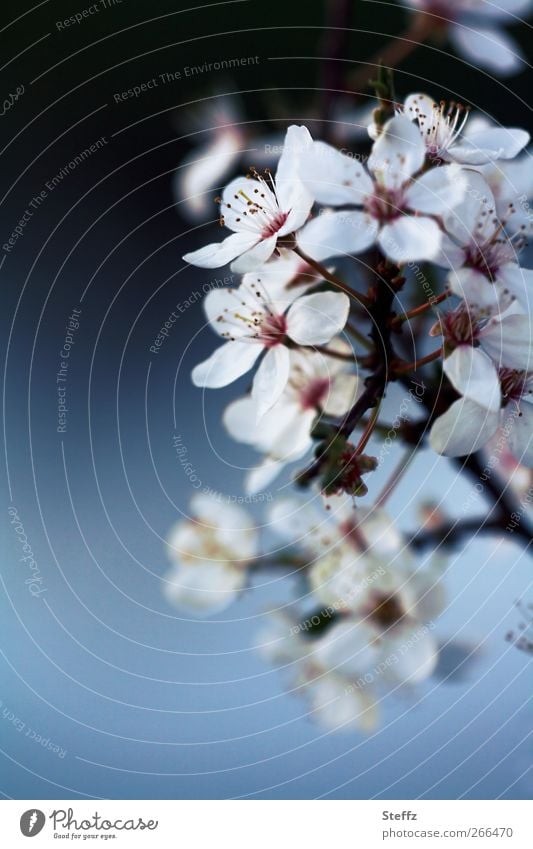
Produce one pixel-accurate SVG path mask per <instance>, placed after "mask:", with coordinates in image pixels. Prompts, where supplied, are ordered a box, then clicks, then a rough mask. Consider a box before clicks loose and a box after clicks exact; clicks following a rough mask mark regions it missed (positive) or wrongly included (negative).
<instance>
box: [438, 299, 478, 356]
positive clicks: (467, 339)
mask: <svg viewBox="0 0 533 849" xmlns="http://www.w3.org/2000/svg"><path fill="white" fill-rule="evenodd" d="M442 330H443V336H444V338H445V339H446V341H447V342H449V343H450V344H451V345H453V346H454V347H456V346H457V345H474V344H477V339H478V336H479V325H478V322H477V321H476V319H475V317H474V315H473V314H472V312H471V311H470V310H468V308H467V307H465V306H463V305H462V306H460V307H457V309H456V310H453V311H452V312H449V313H447V314H446V315H445V316H444V318H443V319H442Z"/></svg>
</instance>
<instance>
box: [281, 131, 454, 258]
mask: <svg viewBox="0 0 533 849" xmlns="http://www.w3.org/2000/svg"><path fill="white" fill-rule="evenodd" d="M425 160H426V147H425V144H424V141H423V140H422V137H421V135H420V132H419V130H418V128H417V127H416V126H415V124H413V122H412V121H410V120H409V119H408V118H406V117H405V116H403V115H399V116H396V117H395V118H392V119H391V120H390V121H388V122H387V123H386V125H385V127H384V128H383V131H382V132H381V134H380V135H379V137H378V139H377V140H376V141H375V142H374V145H373V148H372V153H371V155H370V158H369V160H368V169H369V170H368V171H367V170H366V169H365V168H364V166H363V165H362V164H361V162H359V161H358V160H357V159H355V158H352V157H350V156H348V155H346V154H343V153H340V152H339V151H338V150H336V149H335V148H333V147H331V146H330V145H328V144H325V143H324V142H320V141H315V142H314V143H313V144H312V145H311V146H309V147H308V148H306V150H305V151H304V153H303V154H302V156H301V158H300V174H301V176H302V180H303V182H304V183H305V185H306V186H307V187H308V188H309V190H310V191H311V192H312V194H313V196H314V198H315V200H316V201H318V202H319V203H321V204H325V205H327V206H346V205H349V206H353V207H358V208H357V209H353V210H343V211H340V212H326V214H322V215H319V216H317V217H316V218H314V219H313V220H312V221H310V222H309V223H308V224H307V225H306V227H305V228H304V231H303V232H302V233H300V234H298V237H297V241H298V244H299V245H300V247H301V248H303V250H304V251H306V252H307V253H309V252H310V251H312V250H317V249H320V250H321V251H322V254H325V253H327V252H328V249H329V255H330V256H335V255H339V254H341V255H342V254H353V253H360V252H361V251H364V250H366V249H367V248H369V247H370V246H371V245H372V244H374V242H377V243H378V245H379V246H380V248H381V249H382V250H383V252H384V253H385V254H386V256H388V257H389V258H390V259H391V260H393V261H394V262H399V263H403V262H408V261H415V260H431V259H433V258H435V257H436V256H437V254H438V252H439V249H440V246H441V235H442V234H441V229H440V227H439V223H438V220H437V219H438V218H439V217H441V216H443V215H444V214H445V213H447V212H449V211H450V209H452V208H453V207H454V206H456V205H457V204H458V203H459V202H460V201H461V200H462V197H463V194H464V189H465V186H466V178H465V177H464V174H463V172H462V171H461V170H460V168H459V167H458V166H457V165H455V164H453V163H452V164H451V165H444V166H441V167H439V168H431V169H430V170H428V171H426V173H424V174H422V175H421V176H419V177H416V176H415V175H417V174H418V172H419V171H420V170H421V169H422V168H423V166H424V163H425ZM369 172H370V173H369Z"/></svg>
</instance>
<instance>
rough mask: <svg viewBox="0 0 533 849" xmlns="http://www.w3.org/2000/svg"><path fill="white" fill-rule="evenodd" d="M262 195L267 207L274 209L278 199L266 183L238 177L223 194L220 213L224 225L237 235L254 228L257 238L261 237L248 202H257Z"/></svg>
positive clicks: (259, 228)
mask: <svg viewBox="0 0 533 849" xmlns="http://www.w3.org/2000/svg"><path fill="white" fill-rule="evenodd" d="M262 195H263V199H264V202H265V203H266V204H267V206H269V207H272V206H274V205H275V203H276V199H275V197H274V193H273V192H272V191H271V190H270V189H269V188H268V186H266V185H265V184H264V183H260V182H259V180H252V179H250V178H249V177H236V178H235V179H234V180H232V181H231V183H228V185H227V186H226V188H225V189H224V191H223V192H222V204H221V207H220V212H221V214H222V217H223V218H224V225H225V226H226V227H228V228H229V229H230V230H234V231H235V232H236V233H238V232H241V231H243V230H244V231H246V230H249V229H250V228H251V227H253V229H254V230H255V231H257V236H259V234H260V232H261V226H260V224H258V223H257V219H256V216H255V215H250V214H249V212H248V201H249V200H252V201H255V200H256V199H258V198H261V196H262ZM259 202H261V200H260V201H259ZM244 213H246V215H245V214H244Z"/></svg>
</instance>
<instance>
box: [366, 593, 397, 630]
mask: <svg viewBox="0 0 533 849" xmlns="http://www.w3.org/2000/svg"><path fill="white" fill-rule="evenodd" d="M404 616H405V611H404V608H403V605H402V604H401V603H400V601H399V599H398V598H397V597H396V596H394V595H385V594H383V593H376V594H375V595H374V597H373V598H372V607H371V610H370V618H371V619H372V621H373V622H376V623H377V624H378V625H379V626H380V627H381V628H391V627H392V626H393V625H397V624H398V623H399V622H401V620H402V619H403V618H404Z"/></svg>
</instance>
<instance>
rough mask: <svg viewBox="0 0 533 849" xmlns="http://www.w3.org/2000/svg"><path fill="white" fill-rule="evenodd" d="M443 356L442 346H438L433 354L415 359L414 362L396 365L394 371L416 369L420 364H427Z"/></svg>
mask: <svg viewBox="0 0 533 849" xmlns="http://www.w3.org/2000/svg"><path fill="white" fill-rule="evenodd" d="M441 356H442V348H437V350H436V351H432V352H431V354H428V355H427V356H425V357H421V359H419V360H414V362H412V363H405V364H402V365H399V366H396V365H395V366H394V367H393V371H394V373H395V374H405V373H406V372H408V371H416V370H417V369H419V368H420V366H425V365H427V363H432V362H433V360H437V359H438V358H439V357H441Z"/></svg>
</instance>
